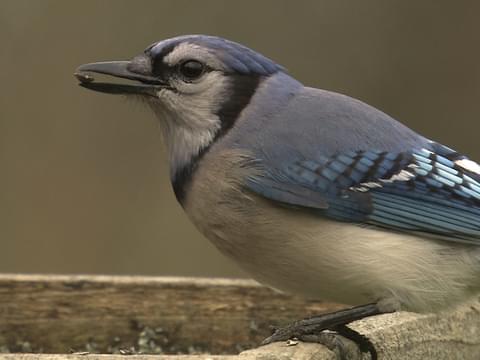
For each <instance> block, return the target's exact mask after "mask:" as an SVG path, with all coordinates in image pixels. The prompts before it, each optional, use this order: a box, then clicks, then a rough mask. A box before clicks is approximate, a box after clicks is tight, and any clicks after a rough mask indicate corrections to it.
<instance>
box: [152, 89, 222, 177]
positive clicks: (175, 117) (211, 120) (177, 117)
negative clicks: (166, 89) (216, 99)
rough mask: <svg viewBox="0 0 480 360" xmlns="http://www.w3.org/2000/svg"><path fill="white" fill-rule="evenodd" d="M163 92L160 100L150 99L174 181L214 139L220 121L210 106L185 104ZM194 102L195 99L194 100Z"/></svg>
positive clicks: (172, 95) (171, 94) (176, 97)
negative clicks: (178, 172) (158, 123)
mask: <svg viewBox="0 0 480 360" xmlns="http://www.w3.org/2000/svg"><path fill="white" fill-rule="evenodd" d="M164 95H165V96H163V101H162V102H161V103H160V102H159V101H151V102H150V106H151V108H152V109H153V111H154V112H155V114H156V116H157V118H158V119H159V122H160V128H161V130H162V133H163V138H164V141H165V144H166V147H167V152H168V160H169V165H170V177H171V179H172V180H174V177H175V174H176V173H177V171H179V170H181V169H183V168H184V167H185V166H188V165H189V164H190V163H191V162H192V160H193V159H194V158H195V157H196V156H197V155H198V154H199V153H200V152H201V151H202V149H204V148H206V147H208V146H209V145H210V144H211V143H212V142H213V141H214V139H215V135H216V133H217V131H218V130H219V129H220V127H221V124H220V119H219V118H218V116H217V115H215V113H214V112H213V109H211V108H210V107H209V106H204V107H202V106H198V104H192V103H188V104H185V103H184V102H181V101H179V99H178V95H176V94H174V93H168V94H164ZM208 100H209V101H211V99H208ZM192 102H195V101H194V99H192ZM197 102H198V101H197Z"/></svg>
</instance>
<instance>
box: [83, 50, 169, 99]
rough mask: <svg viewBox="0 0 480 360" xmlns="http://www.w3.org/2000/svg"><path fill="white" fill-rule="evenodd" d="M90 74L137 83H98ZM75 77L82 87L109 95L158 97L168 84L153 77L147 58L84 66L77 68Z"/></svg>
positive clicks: (141, 57)
mask: <svg viewBox="0 0 480 360" xmlns="http://www.w3.org/2000/svg"><path fill="white" fill-rule="evenodd" d="M90 73H97V74H106V75H110V76H113V77H116V78H122V79H128V80H133V81H135V82H137V83H132V84H119V83H115V82H97V81H95V78H94V77H93V76H92V75H90ZM74 75H75V77H76V78H77V79H78V80H79V81H80V84H79V85H80V86H82V87H84V88H87V89H90V90H95V91H99V92H103V93H108V94H137V95H148V96H154V97H156V96H157V95H156V93H157V92H158V90H160V89H161V88H165V87H167V84H166V83H165V82H163V81H161V80H160V79H158V78H156V77H154V76H152V75H151V66H150V62H149V61H148V59H146V57H145V56H139V57H136V58H134V59H133V60H132V61H108V62H97V63H91V64H84V65H81V66H79V67H78V68H77V70H76V71H75V74H74Z"/></svg>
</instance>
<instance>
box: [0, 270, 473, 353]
mask: <svg viewBox="0 0 480 360" xmlns="http://www.w3.org/2000/svg"><path fill="white" fill-rule="evenodd" d="M337 307H338V305H333V304H321V303H320V304H319V303H314V302H308V301H304V300H301V299H298V298H295V297H289V296H286V295H282V294H278V293H276V292H273V291H271V290H268V289H265V288H263V287H260V286H258V285H256V284H255V283H254V282H251V281H245V280H221V279H220V280H211V279H185V278H141V277H97V276H95V277H91V276H53V277H51V276H25V275H22V276H2V275H0V344H2V343H3V344H7V346H11V347H12V349H14V347H15V346H17V347H20V348H21V345H22V342H23V343H24V344H23V345H24V346H25V342H28V346H30V347H32V348H33V349H32V350H37V351H38V350H43V351H51V352H63V353H65V352H67V351H68V349H67V348H70V347H71V348H73V349H75V350H77V351H80V350H85V344H90V346H92V345H91V344H93V343H95V344H97V346H96V348H92V349H90V350H100V351H104V349H105V348H106V349H107V350H108V346H109V345H110V346H112V339H115V337H119V340H118V341H116V342H115V341H113V344H114V345H116V347H115V349H116V350H119V349H120V348H126V349H128V348H129V347H130V346H135V347H136V350H139V349H140V345H139V342H138V341H139V339H140V340H143V341H147V342H148V341H153V345H152V344H150V345H152V346H150V347H148V346H147V348H146V350H149V349H150V350H159V348H158V346H160V347H161V348H162V349H163V350H167V351H169V352H171V353H174V352H175V351H177V350H178V351H183V352H185V353H188V352H189V351H190V352H191V351H192V350H196V351H202V350H205V351H206V350H208V351H210V352H214V353H218V354H222V353H223V354H226V353H227V352H230V353H235V352H238V351H239V350H240V348H239V347H236V345H238V344H241V345H242V347H249V346H251V347H254V346H255V345H256V344H258V341H259V340H260V339H261V338H262V337H263V336H265V334H266V333H268V330H267V327H268V324H270V323H271V322H274V321H273V319H275V320H276V321H278V322H279V323H282V322H286V321H290V320H292V319H296V318H300V317H303V316H305V315H307V314H313V313H317V312H321V311H326V310H328V311H330V310H332V309H334V308H337ZM252 321H253V322H252ZM140 323H141V324H144V326H148V329H150V330H152V329H155V328H156V327H158V326H161V327H162V328H163V329H164V332H159V333H157V334H156V333H155V332H154V336H153V337H151V338H149V337H148V336H143V337H142V336H141V334H140V335H139V328H141V326H139V325H138V324H140ZM351 327H353V328H354V329H356V330H357V331H359V332H361V333H362V334H364V335H366V336H367V337H368V338H369V339H370V340H371V341H372V342H373V343H374V344H375V347H376V349H377V351H378V355H379V359H391V360H402V359H410V360H420V359H422V360H424V359H435V360H454V359H462V360H477V359H479V358H480V302H479V301H478V300H477V301H474V302H470V303H466V304H464V305H463V306H459V307H458V308H456V309H451V310H449V311H445V312H443V313H440V314H427V315H420V314H412V313H407V312H401V313H395V314H386V315H380V316H376V317H372V318H367V319H364V320H361V321H357V322H355V323H352V324H351ZM140 332H141V331H140ZM143 332H145V328H144V331H143ZM262 332H263V333H262ZM155 334H156V335H155ZM155 336H156V337H155ZM192 339H193V340H192ZM342 343H344V344H345V346H344V348H345V350H346V351H347V352H348V356H347V357H346V359H348V360H365V359H369V356H368V355H365V354H364V355H362V354H361V353H360V352H359V350H358V348H357V346H356V345H355V344H354V343H352V342H350V341H349V340H346V339H343V340H342ZM192 344H193V346H196V348H194V349H192V348H189V346H192ZM42 346H43V348H42ZM110 350H112V349H110ZM0 359H6V360H17V359H21V360H63V359H65V360H92V359H98V360H120V359H122V360H128V359H135V360H174V359H175V360H179V359H181V360H207V359H212V360H233V359H240V360H254V359H255V360H286V359H300V360H335V359H340V356H339V354H338V353H335V352H332V351H330V350H328V349H327V348H325V347H324V346H321V345H318V344H304V343H298V344H297V345H295V346H287V344H286V343H275V344H271V345H268V346H264V347H260V348H255V349H252V350H247V351H244V352H242V353H241V354H240V355H238V356H236V355H228V354H227V355H209V354H203V355H155V356H147V355H95V354H87V355H78V354H77V355H75V354H65V355H60V354H57V355H52V354H0Z"/></svg>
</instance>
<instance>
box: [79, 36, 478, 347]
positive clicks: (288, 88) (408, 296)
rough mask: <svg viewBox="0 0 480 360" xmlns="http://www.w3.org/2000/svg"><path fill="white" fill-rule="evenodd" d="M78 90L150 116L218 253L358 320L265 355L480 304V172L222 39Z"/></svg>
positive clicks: (307, 328) (146, 54)
mask: <svg viewBox="0 0 480 360" xmlns="http://www.w3.org/2000/svg"><path fill="white" fill-rule="evenodd" d="M98 74H104V75H106V76H107V78H108V79H110V78H120V79H123V80H124V81H123V82H120V83H119V82H118V81H113V80H106V81H98V80H97V78H96V77H97V75H98ZM75 76H76V77H77V78H78V80H79V85H81V86H82V87H84V88H87V89H90V90H94V91H97V92H103V93H108V94H122V95H126V96H128V97H132V98H135V99H138V100H140V101H142V102H143V103H145V104H146V105H147V106H148V107H149V108H150V109H151V110H152V111H153V113H154V114H155V116H156V117H157V118H158V122H159V124H160V129H161V132H162V134H163V139H164V142H165V144H166V149H167V153H168V163H169V170H170V180H171V184H172V188H173V191H174V193H175V196H176V199H177V200H178V202H179V203H180V205H181V206H182V207H183V209H184V210H185V212H186V214H187V216H188V217H189V218H190V220H191V221H192V222H193V223H194V224H195V226H196V227H197V228H198V229H199V230H200V232H201V233H202V234H203V235H205V236H206V237H207V238H208V239H209V240H210V241H211V242H212V243H213V244H214V245H215V246H216V247H217V248H218V249H219V250H220V252H222V253H223V254H224V255H226V256H227V257H228V258H230V259H232V260H233V261H235V262H236V263H237V264H238V265H239V266H240V267H241V268H242V269H244V270H245V271H246V272H247V273H249V274H250V275H251V276H252V277H253V278H254V279H256V280H257V281H259V282H260V283H263V284H266V285H267V286H269V287H272V288H274V289H277V290H280V291H283V292H287V293H292V294H296V295H300V296H303V297H305V298H310V299H319V300H329V301H334V302H337V303H342V304H346V305H349V306H351V307H349V308H347V309H344V310H340V311H337V312H334V313H331V314H326V315H318V316H314V317H311V318H308V319H304V320H300V321H297V322H294V323H292V324H290V325H288V326H286V327H284V328H280V329H277V330H276V331H275V332H274V333H273V334H272V335H271V336H270V337H269V338H267V339H266V340H265V342H264V343H269V342H272V341H280V340H286V339H288V338H291V337H299V338H301V337H302V336H303V335H305V334H307V333H310V332H315V331H316V332H318V331H321V330H325V329H331V330H338V331H340V330H341V329H343V330H345V329H346V328H345V326H346V325H347V324H348V323H350V322H352V321H354V320H358V319H361V318H364V317H367V316H373V315H377V314H382V313H388V312H394V311H399V310H409V311H414V312H420V313H422V312H438V311H441V310H442V309H445V308H448V307H451V306H453V305H455V304H458V303H460V302H462V301H465V300H466V299H470V298H472V297H474V296H475V295H476V294H478V292H479V290H480V289H479V288H480V278H479V275H480V274H479V273H480V166H479V165H478V164H477V163H476V162H475V161H473V160H471V159H469V158H468V157H467V156H465V155H463V154H461V153H459V152H457V151H455V150H453V149H451V148H449V147H447V146H445V145H442V144H441V143H439V142H436V141H434V140H430V139H429V138H427V137H424V136H423V135H420V134H418V133H416V132H415V131H413V130H411V129H410V128H408V127H407V126H405V125H403V124H402V123H400V122H398V121H397V120H395V119H393V118H392V117H390V116H389V115H387V114H385V113H384V112H382V111H380V110H378V109H376V108H374V107H372V106H370V105H368V104H366V103H364V102H362V101H360V100H357V99H354V98H352V97H349V96H346V95H343V94H339V93H335V92H332V91H327V90H322V89H317V88H312V87H308V86H306V85H304V84H302V83H301V82H299V81H298V80H296V79H295V78H294V77H292V76H291V75H289V73H288V71H287V70H286V68H284V67H283V66H281V65H279V64H277V63H276V62H274V61H273V60H271V59H269V58H267V57H266V56H264V55H262V54H260V53H258V52H256V51H254V50H252V49H250V48H248V47H246V46H244V45H241V44H239V43H236V42H233V41H230V40H227V39H223V38H220V37H216V36H209V35H183V36H178V37H174V38H170V39H166V40H162V41H159V42H156V43H154V44H152V45H150V46H149V47H147V48H146V49H145V50H144V51H143V52H142V53H140V54H139V55H137V56H135V57H133V58H131V60H128V61H107V62H95V63H88V64H84V65H81V66H80V67H78V68H77V70H76V72H75Z"/></svg>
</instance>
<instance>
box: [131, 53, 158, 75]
mask: <svg viewBox="0 0 480 360" xmlns="http://www.w3.org/2000/svg"><path fill="white" fill-rule="evenodd" d="M127 70H129V71H131V72H133V73H136V74H141V75H152V63H151V61H150V58H149V57H147V56H145V55H144V54H142V55H138V56H135V57H134V58H133V59H132V60H131V61H130V63H129V64H128V66H127Z"/></svg>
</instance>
